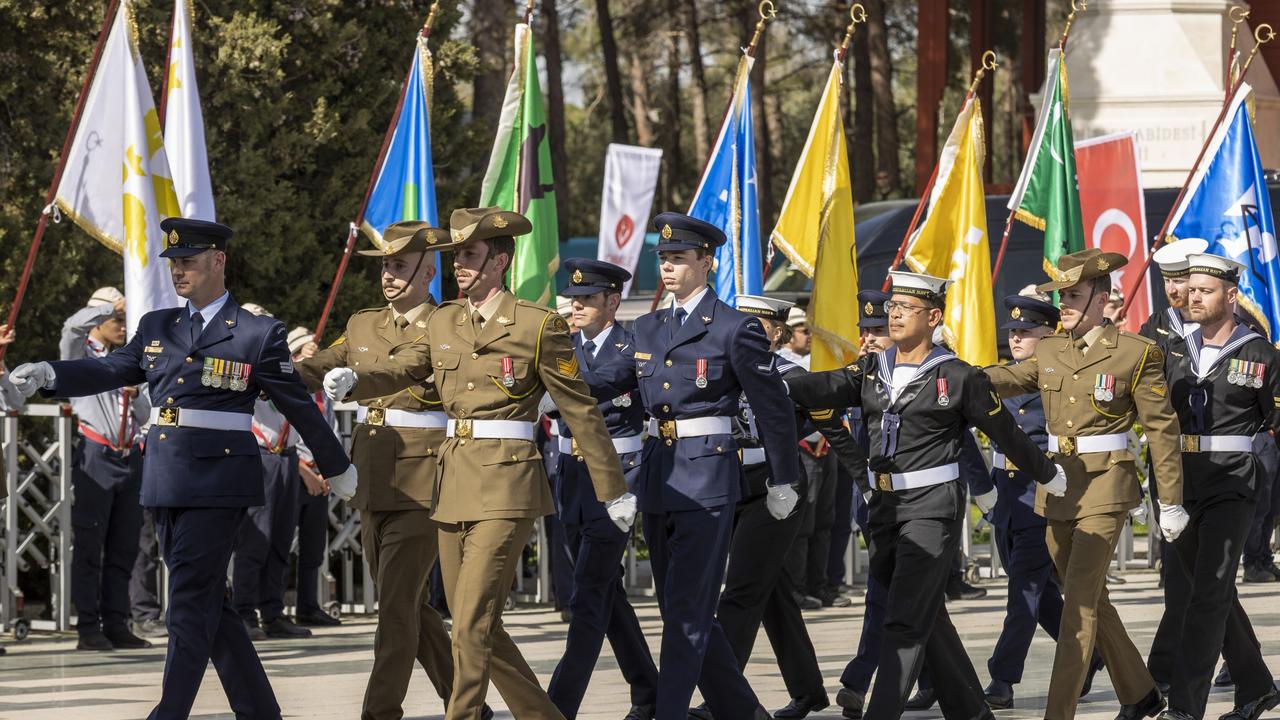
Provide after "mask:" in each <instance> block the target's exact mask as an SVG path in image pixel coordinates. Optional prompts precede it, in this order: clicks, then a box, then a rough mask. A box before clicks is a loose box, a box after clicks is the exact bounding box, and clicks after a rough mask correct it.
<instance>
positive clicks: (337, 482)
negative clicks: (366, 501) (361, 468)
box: [325, 463, 359, 500]
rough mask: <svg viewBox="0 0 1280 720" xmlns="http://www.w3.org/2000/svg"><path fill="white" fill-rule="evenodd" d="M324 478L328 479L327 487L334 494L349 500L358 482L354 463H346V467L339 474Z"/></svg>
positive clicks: (353, 494) (341, 498) (354, 492)
mask: <svg viewBox="0 0 1280 720" xmlns="http://www.w3.org/2000/svg"><path fill="white" fill-rule="evenodd" d="M325 480H328V481H329V489H330V490H332V491H333V494H334V495H336V496H338V499H340V500H350V499H351V498H353V497H355V494H356V485H357V484H358V482H359V476H358V475H357V473H356V466H355V463H351V464H349V465H347V469H346V470H344V471H343V473H342V474H341V475H338V476H336V477H331V478H325Z"/></svg>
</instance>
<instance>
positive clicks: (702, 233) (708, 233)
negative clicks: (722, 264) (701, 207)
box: [653, 212, 725, 252]
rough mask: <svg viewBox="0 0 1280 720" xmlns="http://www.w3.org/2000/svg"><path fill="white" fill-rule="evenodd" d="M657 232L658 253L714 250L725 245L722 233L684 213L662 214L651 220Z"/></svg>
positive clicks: (713, 226)
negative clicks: (658, 237) (665, 251)
mask: <svg viewBox="0 0 1280 720" xmlns="http://www.w3.org/2000/svg"><path fill="white" fill-rule="evenodd" d="M653 229H654V230H657V231H658V235H659V236H660V239H659V240H658V252H662V251H664V250H672V251H679V250H706V251H708V252H710V251H712V250H715V249H716V248H718V247H720V246H721V245H723V244H724V243H725V237H724V233H723V232H721V231H720V228H718V227H716V226H715V225H712V224H711V223H709V222H705V221H702V220H699V219H697V218H693V217H689V216H688V215H685V214H684V213H677V212H664V213H662V214H660V215H658V216H657V217H655V218H654V219H653Z"/></svg>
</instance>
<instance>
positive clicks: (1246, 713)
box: [1218, 685, 1280, 720]
mask: <svg viewBox="0 0 1280 720" xmlns="http://www.w3.org/2000/svg"><path fill="white" fill-rule="evenodd" d="M1277 705H1280V690H1276V688H1275V686H1274V685H1273V686H1272V687H1271V689H1270V690H1268V691H1267V694H1266V695H1263V696H1262V697H1260V698H1258V699H1257V700H1254V701H1253V702H1251V703H1249V704H1247V705H1245V706H1244V707H1238V708H1236V709H1235V710H1232V711H1231V712H1229V713H1227V714H1226V715H1223V716H1222V717H1220V718H1218V720H1258V718H1260V717H1262V713H1264V712H1266V711H1268V710H1271V709H1273V708H1275V707H1276V706H1277Z"/></svg>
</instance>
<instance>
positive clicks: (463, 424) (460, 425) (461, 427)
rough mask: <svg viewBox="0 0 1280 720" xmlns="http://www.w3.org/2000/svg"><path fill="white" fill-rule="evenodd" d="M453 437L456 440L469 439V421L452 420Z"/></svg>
mask: <svg viewBox="0 0 1280 720" xmlns="http://www.w3.org/2000/svg"><path fill="white" fill-rule="evenodd" d="M453 436H454V437H456V438H469V437H471V421H470V420H454V421H453Z"/></svg>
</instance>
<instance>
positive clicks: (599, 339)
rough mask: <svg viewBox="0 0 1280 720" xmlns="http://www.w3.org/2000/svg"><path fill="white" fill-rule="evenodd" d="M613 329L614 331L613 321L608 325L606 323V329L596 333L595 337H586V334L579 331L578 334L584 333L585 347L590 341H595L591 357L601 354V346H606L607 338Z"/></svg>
mask: <svg viewBox="0 0 1280 720" xmlns="http://www.w3.org/2000/svg"><path fill="white" fill-rule="evenodd" d="M612 331H613V323H609V324H608V325H605V326H604V329H603V330H601V331H600V334H598V335H596V336H595V337H586V336H585V335H582V333H581V332H579V333H578V334H579V335H582V345H583V346H584V347H585V346H586V344H587V343H588V342H593V343H595V344H596V347H595V349H594V350H592V351H591V357H595V356H597V355H599V354H600V348H601V347H603V346H604V341H605V339H606V338H608V337H609V333H610V332H612Z"/></svg>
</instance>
